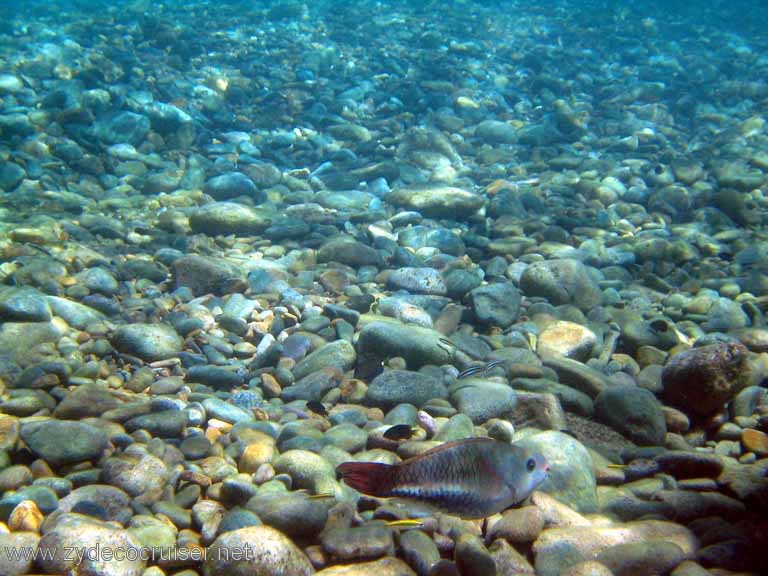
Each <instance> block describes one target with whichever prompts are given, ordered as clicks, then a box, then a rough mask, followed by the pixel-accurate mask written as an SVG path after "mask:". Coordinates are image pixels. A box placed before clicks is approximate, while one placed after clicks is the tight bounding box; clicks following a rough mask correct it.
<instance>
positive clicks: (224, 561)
mask: <svg viewBox="0 0 768 576" xmlns="http://www.w3.org/2000/svg"><path fill="white" fill-rule="evenodd" d="M238 551H239V552H238ZM246 555H247V556H246ZM205 573H206V574H207V575H208V576H225V575H227V574H242V575H243V576H278V575H280V574H295V575H296V576H305V575H309V574H313V573H314V569H313V568H312V564H310V562H309V559H308V558H307V557H306V556H305V555H304V553H303V552H302V551H301V549H300V548H298V547H297V546H296V545H295V544H294V543H293V542H292V541H291V539H290V538H288V537H287V536H286V535H285V534H283V533H282V532H280V531H279V530H276V529H275V528H272V527H270V526H249V527H246V528H240V529H239V530H231V531H228V532H225V533H224V534H222V535H221V536H219V537H218V538H216V540H215V541H214V542H213V544H211V546H210V548H209V550H208V553H207V554H206V560H205Z"/></svg>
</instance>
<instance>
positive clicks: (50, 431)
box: [21, 419, 109, 466]
mask: <svg viewBox="0 0 768 576" xmlns="http://www.w3.org/2000/svg"><path fill="white" fill-rule="evenodd" d="M21 439H22V440H24V443H25V444H26V445H27V447H28V448H29V449H30V450H31V451H32V452H33V453H34V454H35V455H37V456H38V457H40V458H42V459H43V460H45V461H46V462H48V464H51V465H52V466H63V465H65V464H75V463H77V462H85V461H87V460H95V459H96V458H98V457H99V456H101V453H102V451H103V450H104V449H105V448H106V447H107V445H108V443H109V438H108V437H107V433H106V432H105V431H103V430H100V429H98V428H96V427H94V426H91V425H90V424H85V423H84V422H71V421H62V420H54V419H50V420H43V421H39V422H30V423H28V424H24V425H23V426H22V427H21Z"/></svg>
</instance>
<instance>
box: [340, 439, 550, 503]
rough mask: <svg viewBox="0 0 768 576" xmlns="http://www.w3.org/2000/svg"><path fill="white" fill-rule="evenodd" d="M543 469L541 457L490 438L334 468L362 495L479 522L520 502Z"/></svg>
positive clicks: (545, 467)
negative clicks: (396, 458) (391, 461)
mask: <svg viewBox="0 0 768 576" xmlns="http://www.w3.org/2000/svg"><path fill="white" fill-rule="evenodd" d="M548 470H549V465H548V464H547V462H546V460H545V459H544V457H543V456H542V455H541V454H531V453H529V452H527V451H526V450H524V449H522V448H520V447H518V446H514V445H512V444H507V443H504V442H499V441H497V440H493V439H491V438H470V439H466V440H457V441H455V442H447V443H445V444H442V445H440V446H438V447H436V448H433V449H432V450H429V451H427V452H425V453H423V454H420V455H418V456H415V457H413V458H409V459H408V460H405V461H403V462H400V463H399V464H394V465H391V464H381V463H377V462H345V463H343V464H341V465H340V466H339V467H338V471H339V472H340V473H341V476H342V478H343V480H344V481H345V482H346V483H347V484H348V485H349V486H351V487H352V488H354V489H355V490H357V491H359V492H362V493H363V494H368V495H370V496H376V497H379V498H402V499H406V500H416V501H418V502H421V503H424V504H427V505H428V506H431V507H433V508H436V509H438V510H442V511H443V512H447V513H449V514H454V515H456V516H461V517H463V518H483V517H485V516H490V515H491V514H495V513H496V512H500V511H502V510H504V509H505V508H508V507H509V506H511V505H513V504H517V503H519V502H521V501H522V500H524V499H525V498H527V497H528V495H529V494H530V493H531V492H532V491H533V490H534V489H535V488H536V486H538V485H539V484H540V483H541V482H542V481H543V480H544V479H545V478H546V476H547V471H548Z"/></svg>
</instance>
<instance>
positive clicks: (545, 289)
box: [520, 258, 602, 311]
mask: <svg viewBox="0 0 768 576" xmlns="http://www.w3.org/2000/svg"><path fill="white" fill-rule="evenodd" d="M520 288H521V289H522V291H523V292H524V293H525V294H526V295H527V296H540V297H542V298H546V299H547V300H549V302H550V303H551V304H554V305H556V306H559V305H562V304H573V305H575V306H578V307H579V308H580V309H582V310H585V311H586V310H589V309H591V308H594V307H595V306H597V305H598V304H599V303H600V301H601V299H602V292H601V291H600V287H599V286H598V284H597V282H596V281H595V280H594V278H592V276H590V274H589V272H588V271H587V268H586V266H584V264H582V263H581V262H580V261H579V260H574V259H570V258H564V259H559V260H546V261H543V262H534V263H533V264H531V265H529V266H528V267H527V268H526V269H525V270H524V271H523V274H522V276H521V277H520Z"/></svg>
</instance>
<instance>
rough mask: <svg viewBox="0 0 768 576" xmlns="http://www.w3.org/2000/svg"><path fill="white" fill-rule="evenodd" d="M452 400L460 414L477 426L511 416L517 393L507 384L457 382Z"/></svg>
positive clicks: (452, 391) (478, 380) (475, 381)
mask: <svg viewBox="0 0 768 576" xmlns="http://www.w3.org/2000/svg"><path fill="white" fill-rule="evenodd" d="M451 399H452V400H453V404H454V405H455V406H456V407H457V408H458V409H459V412H461V413H462V414H466V415H467V416H469V417H470V418H471V419H472V422H474V423H475V424H481V423H483V422H487V421H488V420H490V419H491V418H499V417H502V416H505V415H508V414H510V413H511V412H512V411H513V410H514V409H515V404H516V395H515V391H514V390H513V389H512V388H511V387H510V386H508V385H507V384H501V383H499V382H491V381H489V380H480V379H472V380H457V381H456V384H454V385H453V386H452V387H451Z"/></svg>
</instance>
